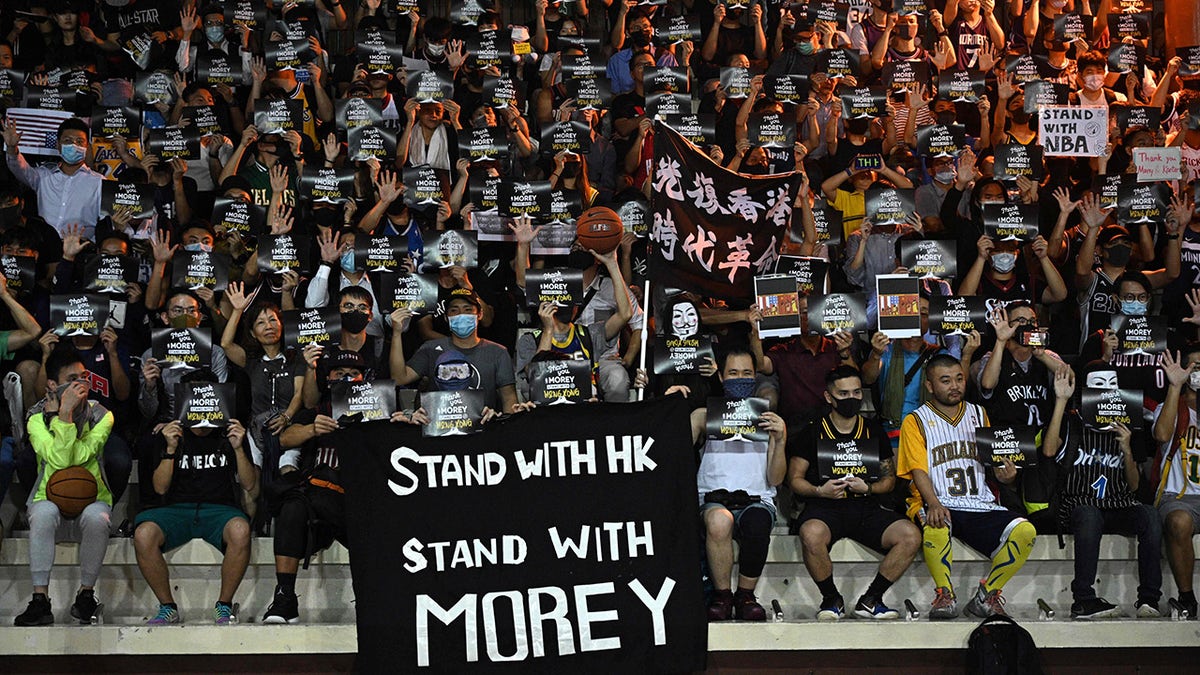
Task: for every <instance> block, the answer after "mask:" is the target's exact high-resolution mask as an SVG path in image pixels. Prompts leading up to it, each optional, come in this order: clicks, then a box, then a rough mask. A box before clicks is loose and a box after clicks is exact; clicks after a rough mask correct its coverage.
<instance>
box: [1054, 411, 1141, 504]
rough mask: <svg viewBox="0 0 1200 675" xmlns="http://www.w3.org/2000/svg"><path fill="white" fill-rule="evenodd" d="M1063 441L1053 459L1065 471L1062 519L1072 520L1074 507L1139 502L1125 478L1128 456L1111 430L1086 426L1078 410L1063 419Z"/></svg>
mask: <svg viewBox="0 0 1200 675" xmlns="http://www.w3.org/2000/svg"><path fill="white" fill-rule="evenodd" d="M1063 427H1064V430H1063V436H1062V438H1063V444H1062V447H1061V448H1059V451H1058V454H1057V455H1055V456H1054V461H1055V462H1057V463H1058V465H1059V466H1060V467H1062V470H1063V471H1065V472H1066V474H1067V477H1066V480H1065V481H1063V483H1061V485H1062V508H1061V510H1060V512H1059V522H1060V523H1065V521H1064V519H1069V517H1070V514H1071V509H1072V508H1073V507H1075V506H1079V505H1084V506H1095V507H1097V508H1101V509H1123V508H1128V507H1131V506H1135V505H1136V504H1137V503H1138V500H1137V497H1135V496H1134V494H1133V490H1132V489H1131V488H1130V486H1129V482H1128V481H1126V480H1125V456H1124V453H1123V452H1122V451H1121V446H1120V444H1119V443H1118V442H1117V435H1116V434H1115V433H1113V432H1111V431H1100V430H1097V429H1092V428H1090V427H1087V426H1085V425H1084V423H1083V420H1082V419H1081V418H1080V417H1079V414H1078V413H1072V414H1071V416H1070V417H1069V418H1067V419H1066V420H1064V422H1063Z"/></svg>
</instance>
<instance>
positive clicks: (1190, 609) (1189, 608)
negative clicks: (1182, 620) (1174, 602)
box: [1179, 600, 1196, 621]
mask: <svg viewBox="0 0 1200 675" xmlns="http://www.w3.org/2000/svg"><path fill="white" fill-rule="evenodd" d="M1179 604H1181V605H1183V609H1184V611H1186V612H1187V613H1188V615H1187V618H1188V621H1195V620H1196V602H1195V601H1194V600H1193V601H1192V602H1191V603H1190V604H1189V603H1186V602H1183V601H1182V600H1181V601H1179Z"/></svg>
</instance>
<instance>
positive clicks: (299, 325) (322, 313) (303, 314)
mask: <svg viewBox="0 0 1200 675" xmlns="http://www.w3.org/2000/svg"><path fill="white" fill-rule="evenodd" d="M282 314H283V346H284V347H295V348H296V349H304V348H305V347H307V346H308V345H310V344H318V345H321V346H322V347H331V346H333V345H336V344H338V343H339V342H341V340H342V315H341V313H340V312H339V310H338V308H337V306H335V305H326V306H325V307H313V308H312V309H289V310H285V311H284V312H282Z"/></svg>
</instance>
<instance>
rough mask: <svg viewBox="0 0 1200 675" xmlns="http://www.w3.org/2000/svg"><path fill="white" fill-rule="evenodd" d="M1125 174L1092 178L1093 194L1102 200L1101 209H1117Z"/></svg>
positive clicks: (1101, 175) (1102, 175) (1100, 175)
mask: <svg viewBox="0 0 1200 675" xmlns="http://www.w3.org/2000/svg"><path fill="white" fill-rule="evenodd" d="M1124 179H1125V176H1124V174H1119V173H1111V174H1099V175H1095V176H1093V177H1092V194H1094V195H1096V197H1097V198H1098V199H1099V200H1100V208H1102V209H1115V208H1117V200H1118V199H1119V196H1120V192H1121V183H1122V181H1123V180H1124Z"/></svg>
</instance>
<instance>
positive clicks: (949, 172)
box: [933, 166, 958, 183]
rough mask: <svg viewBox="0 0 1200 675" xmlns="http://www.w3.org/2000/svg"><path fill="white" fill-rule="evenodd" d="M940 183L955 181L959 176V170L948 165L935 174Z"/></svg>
mask: <svg viewBox="0 0 1200 675" xmlns="http://www.w3.org/2000/svg"><path fill="white" fill-rule="evenodd" d="M933 177H934V178H935V179H937V182H939V183H953V182H954V179H955V178H958V171H957V170H956V169H955V168H954V167H952V166H951V167H947V168H945V169H942V170H941V171H938V172H937V173H935V174H933Z"/></svg>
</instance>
